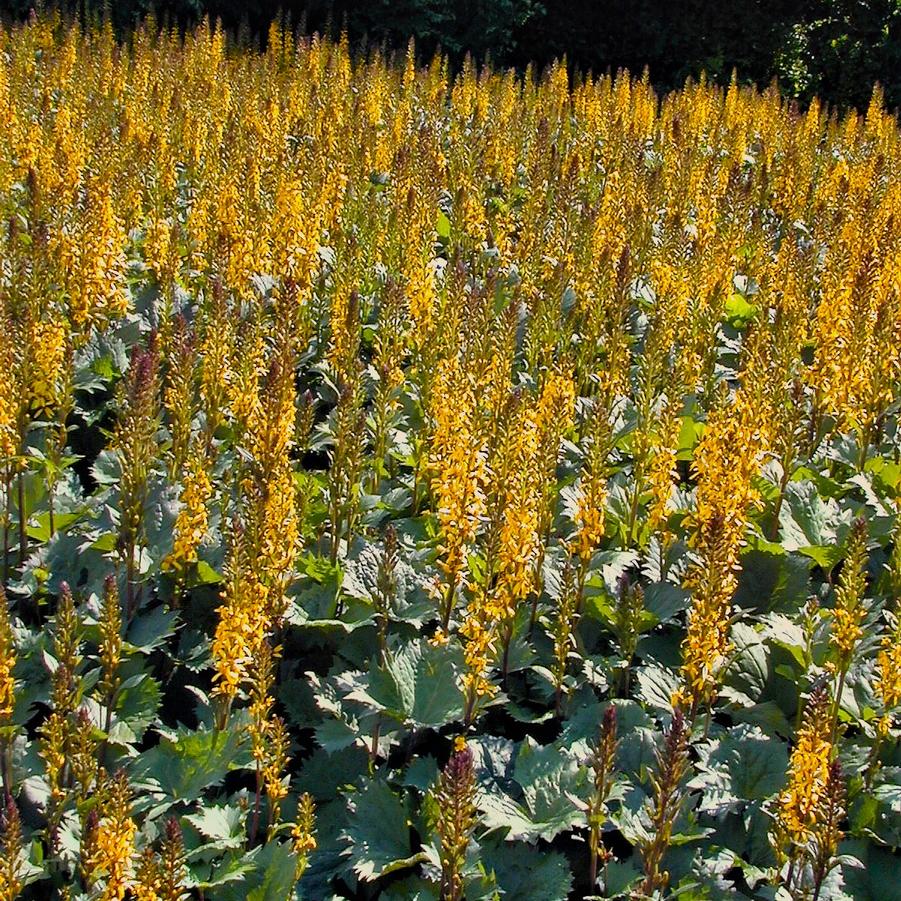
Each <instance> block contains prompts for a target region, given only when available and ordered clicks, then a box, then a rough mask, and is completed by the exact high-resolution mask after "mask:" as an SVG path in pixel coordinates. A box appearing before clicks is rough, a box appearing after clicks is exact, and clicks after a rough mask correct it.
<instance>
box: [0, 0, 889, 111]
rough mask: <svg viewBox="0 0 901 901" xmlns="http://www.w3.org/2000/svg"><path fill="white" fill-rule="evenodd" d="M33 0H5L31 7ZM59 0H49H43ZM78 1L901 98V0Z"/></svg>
mask: <svg viewBox="0 0 901 901" xmlns="http://www.w3.org/2000/svg"><path fill="white" fill-rule="evenodd" d="M35 2H36V0H0V10H2V11H5V13H6V15H7V16H12V17H16V16H22V15H24V14H27V12H28V11H29V9H31V8H32V7H33V6H34V5H35ZM45 2H47V3H48V4H49V2H50V0H45ZM56 5H57V6H61V7H63V8H64V9H65V10H66V11H68V12H70V13H77V14H80V15H84V14H87V15H89V16H94V15H103V14H104V13H105V14H107V15H110V16H111V17H112V19H113V22H114V24H115V25H116V27H117V28H118V29H121V30H127V28H128V27H129V26H130V25H132V24H133V23H134V22H135V21H136V20H137V19H139V18H140V17H141V16H143V15H146V14H147V13H148V12H150V11H154V12H156V13H157V15H158V16H159V17H160V18H162V19H167V20H170V21H172V20H174V21H177V22H178V23H179V24H181V25H185V26H187V25H190V24H192V23H193V22H196V21H197V20H199V19H200V18H202V17H203V16H205V15H209V16H211V17H213V18H220V19H221V20H222V22H223V23H224V24H225V25H226V27H228V28H229V29H230V30H233V31H236V32H241V33H243V35H244V36H245V37H246V38H247V39H251V40H261V39H263V38H264V36H265V33H266V30H267V27H268V23H269V22H270V21H271V20H272V18H273V17H276V16H278V15H280V14H287V15H288V16H289V17H290V19H291V21H293V22H294V23H303V26H304V27H305V28H306V29H307V30H313V29H317V30H320V31H322V30H331V31H337V30H339V29H340V28H342V27H346V29H347V31H348V34H349V36H350V39H351V41H352V42H353V43H354V44H356V45H360V44H362V43H363V42H367V41H368V42H370V43H386V44H387V45H388V46H393V47H403V46H404V45H405V44H406V42H407V40H408V39H409V37H410V36H413V37H415V38H416V41H417V46H418V47H419V49H420V51H421V52H422V53H423V54H424V55H428V54H431V52H432V51H434V50H435V49H437V48H439V47H440V48H441V49H442V50H444V51H445V52H446V53H448V54H449V55H450V56H451V58H452V60H454V61H455V62H459V61H460V60H461V59H462V58H463V56H464V54H465V53H466V52H470V53H472V54H473V55H474V56H475V57H476V58H478V59H485V58H486V57H490V58H491V59H492V60H493V61H494V62H495V64H497V65H501V66H508V65H515V66H519V67H523V66H525V65H526V64H528V63H529V62H534V63H536V64H538V65H539V66H541V65H543V64H545V63H547V62H549V61H550V60H552V59H553V58H554V57H560V56H563V55H565V56H566V58H567V60H568V61H569V63H570V64H571V66H573V67H574V68H575V69H578V70H580V71H583V72H584V71H589V70H590V71H593V72H595V73H601V72H606V71H608V70H612V71H616V70H618V69H620V68H628V69H629V70H630V71H632V72H633V73H640V72H642V71H643V69H644V68H645V67H647V68H648V69H649V71H650V75H651V79H652V81H653V82H654V84H655V85H656V86H658V87H659V88H660V89H662V90H666V89H668V88H672V87H677V86H679V85H681V84H682V83H683V82H684V80H685V79H686V78H687V77H688V76H694V77H697V76H698V75H699V74H700V73H701V72H702V71H703V72H706V73H707V75H708V77H709V78H711V79H715V80H717V81H728V79H729V78H730V76H731V73H732V71H733V69H735V70H737V71H738V74H739V77H740V78H741V79H742V80H743V81H755V82H757V83H758V84H762V85H764V84H767V83H769V82H770V81H771V80H772V79H773V78H778V79H779V82H780V84H781V86H782V88H783V90H784V91H785V92H787V93H789V94H791V95H793V96H796V97H798V98H799V99H801V100H806V99H808V98H809V97H811V96H812V95H814V94H818V95H819V96H821V97H823V98H825V99H827V100H829V101H830V102H832V103H834V104H837V105H840V106H848V105H854V106H857V107H858V108H862V107H865V106H866V104H867V102H868V101H869V98H870V95H871V92H872V87H873V84H874V83H875V82H877V81H878V82H880V83H881V84H882V85H883V88H884V91H885V96H886V101H887V103H888V104H889V105H890V106H896V105H899V104H901V0H62V2H59V3H57V4H56Z"/></svg>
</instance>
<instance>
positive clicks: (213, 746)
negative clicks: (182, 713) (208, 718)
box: [135, 723, 243, 801]
mask: <svg viewBox="0 0 901 901" xmlns="http://www.w3.org/2000/svg"><path fill="white" fill-rule="evenodd" d="M242 737H243V730H242V729H241V728H240V726H239V725H238V724H237V723H232V724H231V728H229V729H223V730H222V731H219V730H208V729H199V730H197V731H196V732H193V731H191V730H188V729H180V730H178V732H177V733H176V734H175V737H174V738H169V737H166V736H163V737H162V738H161V740H160V743H159V744H158V745H157V746H156V747H154V748H150V750H148V751H145V752H144V753H143V754H142V755H141V756H140V758H139V759H138V761H137V763H136V765H135V766H136V769H137V770H138V772H140V774H141V775H142V776H144V777H145V778H149V779H153V780H155V781H156V782H158V783H159V786H160V788H161V789H162V790H163V791H164V792H165V793H166V794H168V795H170V796H171V797H172V798H174V799H177V800H181V801H196V800H197V799H198V798H199V797H200V796H201V795H202V794H203V792H204V790H205V789H207V788H209V787H212V786H215V785H217V784H218V783H219V782H221V781H222V779H223V778H224V777H225V775H226V773H228V772H229V770H231V769H232V768H233V766H234V764H235V758H236V757H237V755H238V751H239V749H240V747H241V741H242Z"/></svg>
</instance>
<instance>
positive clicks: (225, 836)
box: [185, 805, 247, 844]
mask: <svg viewBox="0 0 901 901" xmlns="http://www.w3.org/2000/svg"><path fill="white" fill-rule="evenodd" d="M246 816H247V814H246V813H245V812H244V811H242V810H240V809H239V808H237V807H229V806H228V805H223V806H211V807H201V808H200V810H199V811H198V812H197V813H194V814H188V815H187V816H185V820H187V821H188V822H189V823H190V824H191V825H192V826H193V827H194V828H195V829H196V830H197V831H198V832H199V833H200V834H201V835H203V836H206V838H209V839H213V840H214V841H223V840H224V841H231V840H233V839H234V840H237V841H238V843H239V844H240V843H242V842H243V840H244V821H245V819H246Z"/></svg>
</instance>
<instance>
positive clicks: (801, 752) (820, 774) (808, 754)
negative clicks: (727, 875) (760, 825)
mask: <svg viewBox="0 0 901 901" xmlns="http://www.w3.org/2000/svg"><path fill="white" fill-rule="evenodd" d="M830 726H831V722H830V717H829V695H828V693H827V692H826V690H825V688H819V689H817V690H816V691H814V692H813V693H812V694H811V696H810V698H809V699H808V701H807V706H806V707H805V710H804V721H803V723H802V724H801V728H800V729H799V730H798V735H797V739H796V741H795V746H794V748H793V749H792V753H791V758H790V760H789V764H788V785H787V786H786V788H785V790H784V791H783V792H782V793H781V794H780V795H779V796H778V798H777V799H776V802H775V805H774V817H775V824H774V841H775V843H776V845H777V852H778V853H779V854H781V855H785V854H789V853H790V848H803V847H804V845H806V843H807V841H808V840H809V839H810V838H811V836H813V834H814V830H815V828H816V825H817V817H818V814H819V812H820V805H821V802H822V800H823V797H824V793H825V791H826V788H827V783H828V780H829V764H830V762H831V759H832V741H831V737H830V736H831V729H830ZM783 859H784V858H783Z"/></svg>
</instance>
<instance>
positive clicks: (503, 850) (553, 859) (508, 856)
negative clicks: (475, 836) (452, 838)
mask: <svg viewBox="0 0 901 901" xmlns="http://www.w3.org/2000/svg"><path fill="white" fill-rule="evenodd" d="M482 857H483V859H484V861H485V865H486V867H488V868H489V869H492V870H494V873H495V876H496V877H497V884H498V887H499V888H500V889H501V891H502V892H503V893H504V897H505V898H516V899H517V901H564V899H566V898H567V897H568V896H569V892H570V889H571V888H572V881H573V877H572V872H571V871H570V869H569V864H568V863H567V861H566V858H565V857H564V856H563V855H562V854H560V853H558V852H557V851H549V850H547V849H545V848H541V849H539V848H537V847H535V846H531V845H524V844H519V843H517V844H504V845H498V846H496V847H494V848H483V849H482Z"/></svg>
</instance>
